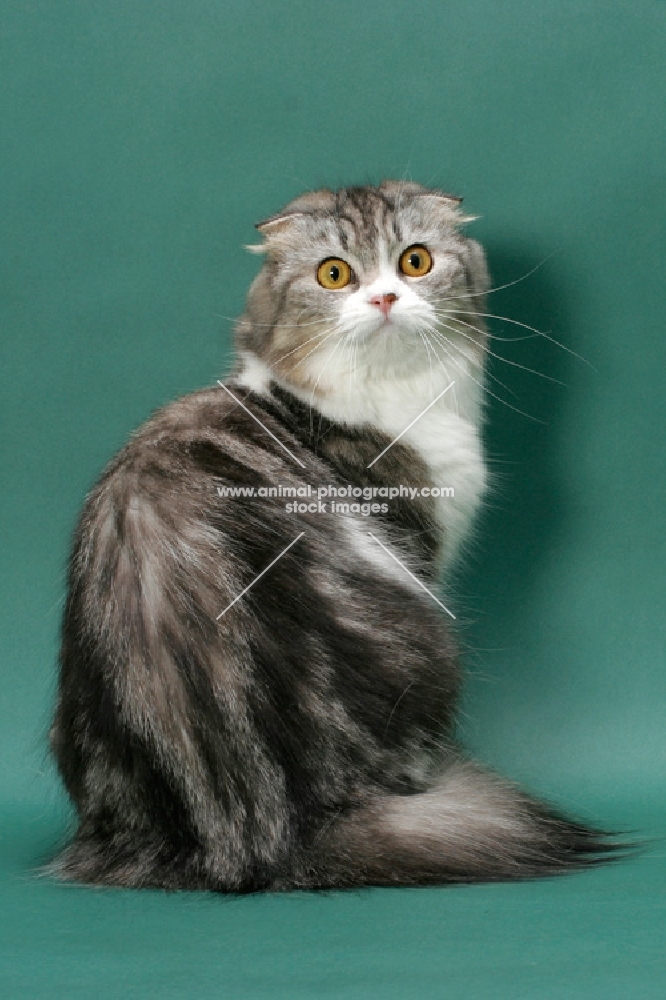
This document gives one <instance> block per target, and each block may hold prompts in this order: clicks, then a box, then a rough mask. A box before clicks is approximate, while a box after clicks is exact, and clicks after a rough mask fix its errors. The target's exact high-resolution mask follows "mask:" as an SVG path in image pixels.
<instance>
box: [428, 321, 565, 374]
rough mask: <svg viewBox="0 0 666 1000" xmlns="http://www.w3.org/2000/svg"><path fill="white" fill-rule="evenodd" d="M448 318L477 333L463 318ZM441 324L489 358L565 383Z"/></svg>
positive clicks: (461, 331)
mask: <svg viewBox="0 0 666 1000" xmlns="http://www.w3.org/2000/svg"><path fill="white" fill-rule="evenodd" d="M448 318H449V319H450V320H452V322H454V323H460V324H461V325H462V326H466V327H467V328H468V329H469V330H475V331H476V332H477V333H478V332H479V331H478V327H476V326H474V325H473V324H472V323H465V321H464V320H462V319H458V318H457V317H456V316H453V315H450V316H449V317H448ZM440 322H441V320H440ZM442 325H443V326H445V327H446V329H447V330H451V331H452V332H453V333H458V334H460V336H461V337H464V338H465V339H466V340H469V341H470V342H471V343H472V344H476V346H477V347H480V348H481V350H482V351H485V353H486V354H488V355H489V356H490V357H491V358H497V360H498V361H503V362H504V364H506V365H511V367H512V368H521V369H522V370H523V371H525V372H530V374H532V375H538V376H539V378H545V379H547V381H548V382H555V383H556V385H562V386H563V385H564V384H565V383H564V382H562V381H560V379H558V378H554V377H553V376H552V375H546V374H545V372H540V371H537V369H536V368H528V367H527V365H521V364H519V363H518V362H517V361H510V360H509V358H503V357H502V355H501V354H496V353H495V352H494V351H491V350H490V348H489V347H487V346H486V345H485V344H482V343H479V341H477V340H475V339H474V337H470V335H469V334H468V333H465V332H464V330H458V328H457V327H454V326H451V325H450V324H447V323H443V324H442Z"/></svg>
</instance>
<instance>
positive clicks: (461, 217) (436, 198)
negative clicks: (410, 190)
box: [418, 191, 480, 226]
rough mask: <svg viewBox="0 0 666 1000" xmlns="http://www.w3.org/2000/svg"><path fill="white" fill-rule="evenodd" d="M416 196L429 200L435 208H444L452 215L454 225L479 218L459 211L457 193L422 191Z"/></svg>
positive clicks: (460, 200) (459, 198) (460, 199)
mask: <svg viewBox="0 0 666 1000" xmlns="http://www.w3.org/2000/svg"><path fill="white" fill-rule="evenodd" d="M418 197H419V200H423V201H430V202H431V203H432V205H433V208H434V209H435V210H436V209H437V208H441V209H444V210H445V211H446V212H447V214H448V215H450V216H451V217H452V221H453V222H454V224H455V225H456V226H460V225H462V224H463V223H465V222H475V221H476V219H478V218H480V216H478V215H466V214H465V213H464V212H462V211H461V209H460V206H461V205H462V198H461V197H460V196H459V195H457V194H446V193H445V192H444V191H424V192H423V194H419V195H418Z"/></svg>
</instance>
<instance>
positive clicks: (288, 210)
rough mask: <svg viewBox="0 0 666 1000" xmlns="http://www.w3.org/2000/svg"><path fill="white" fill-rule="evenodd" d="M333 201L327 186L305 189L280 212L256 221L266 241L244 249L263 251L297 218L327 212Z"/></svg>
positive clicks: (332, 195) (253, 251)
mask: <svg viewBox="0 0 666 1000" xmlns="http://www.w3.org/2000/svg"><path fill="white" fill-rule="evenodd" d="M334 202H335V195H334V194H333V192H332V191H329V189H328V188H321V189H320V190H318V191H306V192H305V194H302V195H299V197H298V198H295V199H294V200H293V201H290V202H289V204H288V205H286V206H285V208H283V209H282V211H281V212H278V213H277V214H276V215H269V217H268V218H267V219H263V220H262V221H261V222H257V223H256V224H255V227H254V228H255V229H258V230H259V232H260V233H261V234H262V236H264V237H265V238H266V243H261V244H259V245H258V246H248V247H246V248H245V249H246V250H249V251H250V252H251V253H265V252H266V250H267V249H268V247H269V245H270V243H271V241H273V242H276V243H279V241H280V238H281V237H282V236H284V234H285V233H287V232H288V231H289V229H290V227H291V225H292V224H293V223H294V222H295V221H296V220H297V219H302V218H304V217H305V216H307V215H315V214H317V213H318V212H329V211H330V210H331V208H332V205H333V204H334Z"/></svg>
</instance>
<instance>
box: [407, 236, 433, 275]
mask: <svg viewBox="0 0 666 1000" xmlns="http://www.w3.org/2000/svg"><path fill="white" fill-rule="evenodd" d="M431 267H432V257H431V256H430V253H429V252H428V251H427V250H426V248H425V247H423V246H421V245H420V244H419V243H415V244H414V246H411V247H407V249H406V250H404V251H403V253H402V254H401V255H400V270H401V271H402V273H403V274H406V275H407V277H408V278H422V277H423V275H424V274H427V273H428V271H429V270H430V268H431Z"/></svg>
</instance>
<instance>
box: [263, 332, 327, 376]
mask: <svg viewBox="0 0 666 1000" xmlns="http://www.w3.org/2000/svg"><path fill="white" fill-rule="evenodd" d="M325 333H326V331H325V330H321V331H319V333H315V335H314V337H308V339H307V340H304V341H303V342H302V343H301V344H297V345H296V347H293V348H292V349H291V351H287V353H286V354H283V355H282V356H281V357H279V358H277V359H276V360H275V361H271V362H270V363H269V362H266V366H267V367H268V368H275V366H276V365H279V364H280V363H281V362H282V361H284V359H285V358H288V357H290V356H291V355H292V354H295V353H296V351H300V350H301V349H302V348H303V347H305V346H306V344H311V343H312V341H313V340H316V339H317V338H318V337H323V336H324V334H325Z"/></svg>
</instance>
